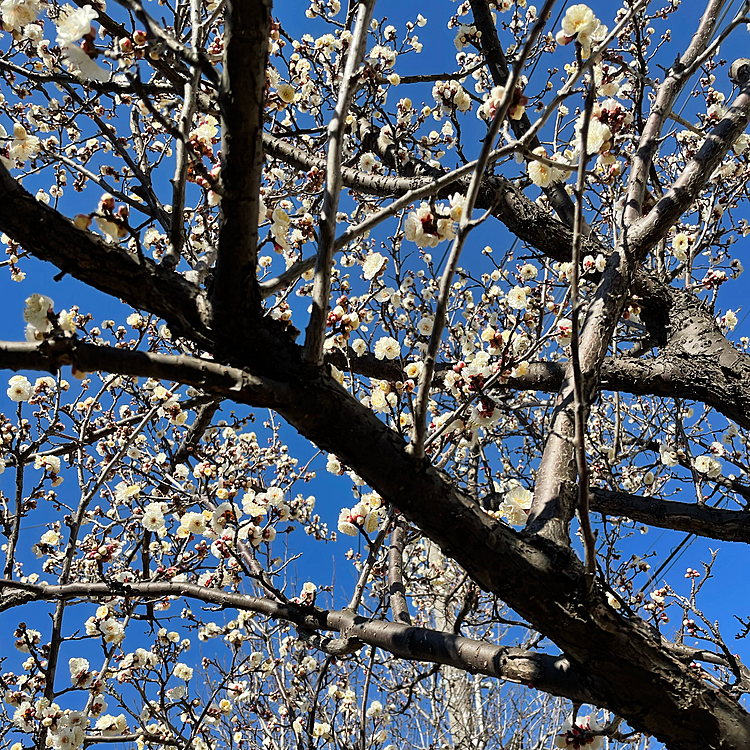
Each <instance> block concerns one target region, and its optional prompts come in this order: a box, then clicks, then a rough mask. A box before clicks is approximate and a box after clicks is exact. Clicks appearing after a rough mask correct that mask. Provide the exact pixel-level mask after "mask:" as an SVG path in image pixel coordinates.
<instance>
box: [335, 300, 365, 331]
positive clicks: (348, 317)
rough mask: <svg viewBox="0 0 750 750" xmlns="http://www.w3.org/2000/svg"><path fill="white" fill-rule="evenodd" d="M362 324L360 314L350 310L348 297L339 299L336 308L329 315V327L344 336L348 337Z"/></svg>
mask: <svg viewBox="0 0 750 750" xmlns="http://www.w3.org/2000/svg"><path fill="white" fill-rule="evenodd" d="M360 323H361V321H360V318H359V314H358V313H357V312H356V311H353V310H351V309H350V303H349V298H348V297H347V296H346V295H342V296H341V297H339V298H338V299H337V300H336V306H335V307H334V308H333V310H331V311H330V312H329V313H328V320H327V325H328V327H329V328H333V329H334V331H335V333H339V334H341V335H342V336H346V337H348V336H349V334H350V333H351V332H352V331H356V330H357V328H359V324H360Z"/></svg>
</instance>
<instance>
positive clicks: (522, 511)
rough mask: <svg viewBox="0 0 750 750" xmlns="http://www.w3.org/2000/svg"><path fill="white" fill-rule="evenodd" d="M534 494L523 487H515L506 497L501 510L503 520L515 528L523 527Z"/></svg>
mask: <svg viewBox="0 0 750 750" xmlns="http://www.w3.org/2000/svg"><path fill="white" fill-rule="evenodd" d="M533 497H534V496H533V494H532V493H531V492H529V490H527V489H524V488H523V487H520V486H516V487H513V488H512V489H511V490H510V491H509V492H507V493H506V495H505V500H504V502H503V503H502V505H501V506H500V508H499V510H500V513H501V514H502V516H503V518H505V519H507V521H508V523H510V524H512V525H513V526H521V525H522V524H524V523H526V516H527V515H528V511H529V508H531V500H532V498H533Z"/></svg>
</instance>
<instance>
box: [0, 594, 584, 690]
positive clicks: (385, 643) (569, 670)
mask: <svg viewBox="0 0 750 750" xmlns="http://www.w3.org/2000/svg"><path fill="white" fill-rule="evenodd" d="M0 592H2V596H1V597H0V611H3V610H4V609H7V608H8V605H11V606H14V603H15V601H16V600H15V599H14V600H13V604H12V603H11V601H10V600H9V597H10V596H12V595H14V594H16V593H18V592H22V593H23V595H24V599H23V601H32V600H35V601H55V600H56V601H69V600H70V599H78V598H81V599H86V600H89V599H94V600H96V599H100V598H111V597H112V596H123V595H127V596H138V597H141V598H151V599H156V598H163V597H167V596H183V597H187V598H191V599H197V600H198V601H202V602H206V603H211V604H216V605H220V606H223V607H232V608H234V609H237V610H240V611H251V612H257V613H258V614H261V615H265V616H267V617H272V618H274V619H279V620H287V621H289V622H292V623H294V624H295V625H297V626H299V627H301V628H303V629H305V630H328V631H334V632H339V633H346V636H347V638H349V639H354V640H357V641H360V642H361V643H366V644H368V645H371V646H375V647H377V648H382V649H383V650H384V651H387V652H389V653H391V654H393V655H394V656H396V657H399V658H401V659H409V660H412V661H425V662H430V663H433V664H447V665H450V666H454V667H456V668H458V669H461V670H464V671H468V672H472V673H478V674H484V675H487V676H489V677H496V678H498V679H502V680H508V681H509V682H516V683H520V684H522V685H526V686H528V687H533V688H535V689H537V690H541V691H543V692H547V693H551V694H552V695H560V696H563V697H566V698H570V699H571V700H578V701H581V702H588V701H591V700H592V696H591V694H590V693H589V692H588V690H587V688H586V687H585V682H586V680H585V678H584V676H583V675H582V674H581V672H580V671H579V670H578V669H577V668H576V667H575V666H574V665H573V664H571V663H570V662H569V661H568V660H567V659H566V658H565V657H564V656H562V655H558V656H553V655H550V654H544V653H538V652H534V651H528V650H526V649H522V648H513V647H507V646H496V645H494V644H492V643H487V642H485V641H477V640H473V639H471V638H465V637H463V636H458V635H454V634H452V633H443V632H440V631H437V630H430V629H428V628H418V627H414V626H411V625H404V624H402V623H395V622H387V621H384V620H369V619H367V618H366V617H362V616H359V615H356V614H354V613H353V612H351V611H349V610H321V609H316V608H313V607H302V606H296V605H291V604H282V603H280V602H275V601H272V600H271V599H265V598H260V597H255V596H246V595H244V594H236V593H233V592H228V591H222V590H220V589H214V588H207V587H205V586H199V585H197V584H193V583H182V582H180V583H176V582H170V581H148V582H144V583H139V582H133V583H127V584H122V585H121V586H115V585H112V584H108V583H70V584H66V585H64V586H60V585H49V584H42V585H34V584H20V583H16V582H15V581H5V580H0ZM18 601H21V600H18Z"/></svg>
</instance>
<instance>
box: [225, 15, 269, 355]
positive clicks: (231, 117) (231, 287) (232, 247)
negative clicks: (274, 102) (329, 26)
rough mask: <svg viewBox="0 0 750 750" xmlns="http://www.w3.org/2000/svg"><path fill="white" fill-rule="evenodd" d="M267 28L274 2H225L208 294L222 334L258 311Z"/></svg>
mask: <svg viewBox="0 0 750 750" xmlns="http://www.w3.org/2000/svg"><path fill="white" fill-rule="evenodd" d="M270 28H271V0H227V3H226V10H225V28H224V72H223V78H222V83H221V92H220V95H219V106H220V109H221V115H222V141H221V152H222V161H223V163H222V170H221V179H222V183H223V187H224V191H225V196H224V197H223V198H222V202H221V217H222V219H221V220H222V224H221V229H220V231H219V247H218V255H217V259H216V268H215V282H214V291H213V295H212V301H213V305H214V314H215V316H216V320H217V321H219V325H218V326H217V327H216V332H217V333H220V334H221V333H224V334H227V335H228V334H229V332H230V331H231V330H233V328H234V327H235V326H236V325H237V324H238V321H243V322H244V324H245V325H247V323H248V322H249V321H250V320H251V319H252V318H257V317H258V315H259V312H260V294H259V292H258V282H257V273H256V266H257V245H258V214H259V211H260V205H261V198H260V183H261V172H262V169H263V145H262V132H263V110H264V102H265V88H266V58H267V52H268V35H269V33H270ZM227 345H229V343H228V342H227Z"/></svg>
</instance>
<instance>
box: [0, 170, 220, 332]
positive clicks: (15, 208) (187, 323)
mask: <svg viewBox="0 0 750 750" xmlns="http://www.w3.org/2000/svg"><path fill="white" fill-rule="evenodd" d="M0 229H2V231H3V232H5V233H6V234H7V235H8V236H9V237H11V238H12V239H13V240H14V241H16V242H18V243H19V244H20V245H21V246H22V247H23V248H25V249H26V250H28V251H29V252H30V253H31V254H32V255H34V256H35V257H36V258H39V259H40V260H45V261H48V262H50V263H53V264H54V265H55V266H57V267H58V268H59V269H60V270H61V271H62V272H63V273H69V274H70V275H71V276H73V277H74V278H76V279H78V280H79V281H83V282H84V283H85V284H88V285H89V286H92V287H93V288H94V289H98V290H99V291H102V292H105V293H106V294H110V295H112V296H113V297H115V298H122V299H125V300H127V302H128V303H129V304H131V305H132V306H133V307H137V308H140V309H142V310H148V311H149V312H152V313H154V314H156V315H158V316H159V317H161V318H164V319H165V320H166V321H167V322H168V323H169V326H170V328H171V329H172V330H173V331H174V332H175V333H178V334H180V335H186V336H189V337H190V338H191V339H193V340H194V341H196V342H197V343H199V344H202V343H208V342H209V341H210V337H211V329H210V316H209V305H208V300H207V299H206V296H205V294H204V293H203V291H202V290H201V289H199V288H198V287H197V286H194V285H193V284H190V283H189V282H187V281H185V279H183V278H182V277H181V276H179V275H177V274H174V273H170V272H168V271H167V270H166V269H163V268H160V267H159V266H157V265H156V264H155V263H153V261H150V260H148V259H147V258H143V257H140V258H139V257H137V256H134V255H132V254H131V253H129V252H127V250H125V249H124V248H123V247H120V246H119V245H114V244H111V243H107V242H104V241H103V240H102V239H100V238H99V237H97V236H96V235H94V234H91V233H90V232H86V231H83V230H81V229H77V228H76V227H75V226H74V225H73V223H72V222H71V221H69V220H68V219H66V218H65V217H64V216H62V214H60V213H58V212H57V211H55V210H54V209H53V208H50V207H49V206H47V205H45V204H44V203H42V202H40V201H38V200H36V199H35V198H34V196H33V195H31V194H30V193H28V192H26V190H24V189H23V188H22V187H21V186H20V185H19V184H18V183H17V182H16V181H15V180H14V179H13V177H12V176H11V175H10V173H9V172H8V170H7V169H6V168H5V167H4V166H3V165H2V164H0Z"/></svg>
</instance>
